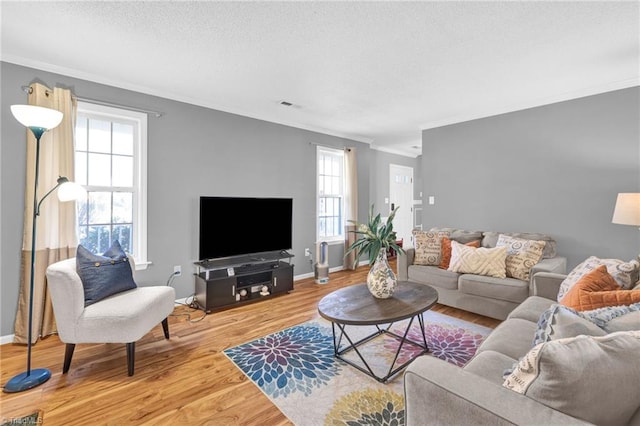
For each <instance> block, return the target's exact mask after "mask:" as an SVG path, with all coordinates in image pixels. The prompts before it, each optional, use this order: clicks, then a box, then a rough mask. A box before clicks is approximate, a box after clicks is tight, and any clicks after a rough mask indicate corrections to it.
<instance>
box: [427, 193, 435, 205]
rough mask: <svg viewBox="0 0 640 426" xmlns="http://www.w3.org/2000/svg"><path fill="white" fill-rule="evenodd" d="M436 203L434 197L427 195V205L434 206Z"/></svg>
mask: <svg viewBox="0 0 640 426" xmlns="http://www.w3.org/2000/svg"><path fill="white" fill-rule="evenodd" d="M435 203H436V197H434V196H433V195H429V205H431V206H432V205H434V204H435Z"/></svg>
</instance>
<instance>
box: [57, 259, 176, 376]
mask: <svg viewBox="0 0 640 426" xmlns="http://www.w3.org/2000/svg"><path fill="white" fill-rule="evenodd" d="M130 261H131V259H130ZM132 269H133V270H135V268H133V267H132ZM47 280H48V284H49V290H50V292H51V301H52V303H53V312H54V314H55V318H56V323H57V326H58V335H59V336H60V340H61V341H62V342H64V343H65V344H66V349H65V355H64V365H63V368H62V372H63V373H67V372H68V371H69V367H70V365H71V358H72V357H73V351H74V349H75V345H76V344H78V343H125V344H126V347H127V366H128V373H129V376H133V372H134V362H135V342H136V341H137V340H139V339H140V338H141V337H142V336H144V335H145V334H147V333H148V332H149V331H150V330H151V329H152V328H153V327H155V326H156V325H157V324H158V323H160V322H162V328H163V330H164V336H165V338H167V339H168V338H169V323H168V321H167V317H168V316H169V314H171V312H173V308H174V300H175V290H174V289H173V288H172V287H168V286H154V287H137V288H135V289H132V290H127V291H124V292H121V293H117V294H114V295H112V296H109V297H107V298H106V299H103V300H100V301H98V302H96V303H94V304H92V305H89V306H87V307H85V306H84V289H83V286H82V281H81V280H80V276H79V275H78V273H77V272H76V259H75V258H72V259H67V260H63V261H61V262H57V263H54V264H52V265H50V266H49V267H48V268H47Z"/></svg>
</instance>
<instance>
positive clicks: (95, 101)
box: [22, 86, 164, 118]
mask: <svg viewBox="0 0 640 426" xmlns="http://www.w3.org/2000/svg"><path fill="white" fill-rule="evenodd" d="M22 91H23V92H25V93H29V94H31V93H32V92H33V89H31V86H22ZM74 96H75V95H74ZM76 99H77V100H79V101H80V102H88V103H90V104H96V105H102V106H108V107H114V108H122V109H127V110H129V111H136V112H142V113H145V114H151V115H154V116H155V117H158V118H159V117H162V116H163V115H164V113H162V112H160V111H154V110H151V109H144V108H137V107H132V106H128V105H122V104H116V103H113V102H107V101H101V100H98V99H91V98H83V97H81V96H76Z"/></svg>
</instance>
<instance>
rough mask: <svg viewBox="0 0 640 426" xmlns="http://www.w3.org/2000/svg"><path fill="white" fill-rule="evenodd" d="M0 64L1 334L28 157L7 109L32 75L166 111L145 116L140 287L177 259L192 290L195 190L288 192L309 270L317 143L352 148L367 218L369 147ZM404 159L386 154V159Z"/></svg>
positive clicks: (15, 271) (161, 279)
mask: <svg viewBox="0 0 640 426" xmlns="http://www.w3.org/2000/svg"><path fill="white" fill-rule="evenodd" d="M0 65H1V68H0V73H1V79H2V85H1V89H2V100H1V102H2V116H1V119H2V131H1V135H2V145H1V150H0V154H1V162H0V164H1V167H0V175H1V178H2V182H1V188H2V194H1V198H0V202H1V204H2V216H1V228H0V229H1V232H0V238H1V241H0V242H1V271H0V278H1V286H0V287H1V296H2V299H1V302H0V309H1V312H0V321H2V324H1V329H0V335H9V334H12V333H13V322H14V318H15V312H16V305H17V300H18V282H19V275H20V269H19V263H20V249H21V246H22V220H23V218H22V214H23V208H24V186H25V162H26V147H25V144H24V141H25V129H24V128H23V127H22V126H21V125H20V124H19V123H18V122H17V121H16V120H15V119H14V118H13V117H12V115H11V112H10V109H9V106H10V105H12V104H16V103H25V102H26V94H25V93H24V92H23V91H22V90H21V88H20V87H21V86H23V85H27V84H29V83H31V82H32V81H35V80H38V81H41V82H42V83H44V84H46V85H48V86H49V87H53V86H56V85H58V86H66V87H70V88H71V89H73V92H74V93H76V94H77V95H78V96H81V97H86V98H93V99H100V100H104V101H110V102H114V103H118V104H122V105H131V106H136V107H140V108H148V109H153V110H159V111H162V112H164V114H165V115H164V116H163V117H161V118H155V117H152V116H150V117H149V146H148V255H149V259H150V260H151V261H152V262H153V265H151V266H150V267H149V268H148V269H147V270H146V271H139V272H138V273H137V274H136V279H137V281H138V282H139V283H140V284H141V285H147V284H152V283H160V284H164V283H165V282H166V281H167V278H168V277H169V275H170V274H171V272H172V271H173V265H182V269H183V275H182V276H181V277H178V278H176V279H175V280H174V287H175V288H176V291H177V295H178V297H187V296H189V295H191V294H192V293H193V291H194V282H193V278H192V277H191V275H190V272H192V271H193V267H192V264H193V261H194V260H196V259H197V254H198V200H199V197H200V196H201V195H236V196H282V197H293V199H294V224H293V227H294V229H293V238H294V241H293V250H292V252H293V254H295V256H296V257H295V258H294V260H293V263H294V264H295V265H296V268H295V274H296V275H303V274H307V273H310V272H311V271H312V268H311V264H310V262H308V260H307V259H306V258H305V257H304V248H305V247H309V248H311V249H312V250H313V249H314V247H315V223H316V222H315V205H316V204H315V191H316V176H315V170H316V163H315V161H316V155H315V152H316V145H315V144H320V145H325V146H330V147H335V148H342V147H345V146H351V147H355V148H357V152H358V165H359V167H358V179H359V186H360V190H359V202H358V208H359V212H360V215H359V216H360V218H359V220H361V221H364V220H366V212H367V210H368V205H369V194H370V188H369V186H370V185H369V181H370V178H369V171H370V168H369V161H371V155H372V153H375V151H372V150H371V149H370V147H369V146H368V145H367V144H364V143H361V142H356V141H352V140H349V139H342V138H338V137H333V136H328V135H324V134H320V133H315V132H310V131H306V130H301V129H297V128H292V127H288V126H282V125H278V124H274V123H269V122H266V121H261V120H255V119H250V118H246V117H242V116H238V115H234V114H228V113H224V112H220V111H215V110H211V109H207V108H202V107H198V106H194V105H189V104H185V103H181V102H175V101H171V100H168V99H163V98H159V97H154V96H149V95H145V94H141V93H136V92H132V91H128V90H123V89H118V88H114V87H110V86H105V85H101V84H96V83H92V82H89V81H84V80H79V79H75V78H71V77H67V76H62V75H59V74H52V73H49V72H45V71H40V70H35V69H31V68H26V67H22V66H18V65H14V64H9V63H6V62H2V63H0ZM393 157H396V158H393ZM402 158H403V157H400V156H392V157H390V158H389V160H390V161H401V160H400V159H402ZM249 226H251V225H249ZM340 265H342V247H341V246H337V247H336V248H333V247H332V249H331V251H330V266H331V267H335V266H340Z"/></svg>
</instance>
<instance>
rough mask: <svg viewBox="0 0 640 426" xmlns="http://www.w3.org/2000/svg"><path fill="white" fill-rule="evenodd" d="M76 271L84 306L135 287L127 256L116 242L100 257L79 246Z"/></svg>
mask: <svg viewBox="0 0 640 426" xmlns="http://www.w3.org/2000/svg"><path fill="white" fill-rule="evenodd" d="M76 269H77V271H78V275H79V276H80V279H81V280H82V286H83V287H84V306H89V305H91V304H93V303H96V302H97V301H99V300H102V299H105V298H107V297H109V296H111V295H113V294H116V293H120V292H121V291H125V290H131V289H133V288H136V287H137V286H136V283H135V281H133V273H132V272H131V265H130V264H129V259H128V258H127V254H126V253H125V252H124V250H122V247H121V246H120V243H119V242H118V241H117V240H116V241H114V242H113V244H112V245H111V247H109V249H108V250H107V251H106V252H105V253H104V254H103V255H102V256H100V255H97V254H93V253H91V252H90V251H89V250H87V249H86V248H84V247H83V246H82V245H79V246H78V250H77V252H76Z"/></svg>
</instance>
